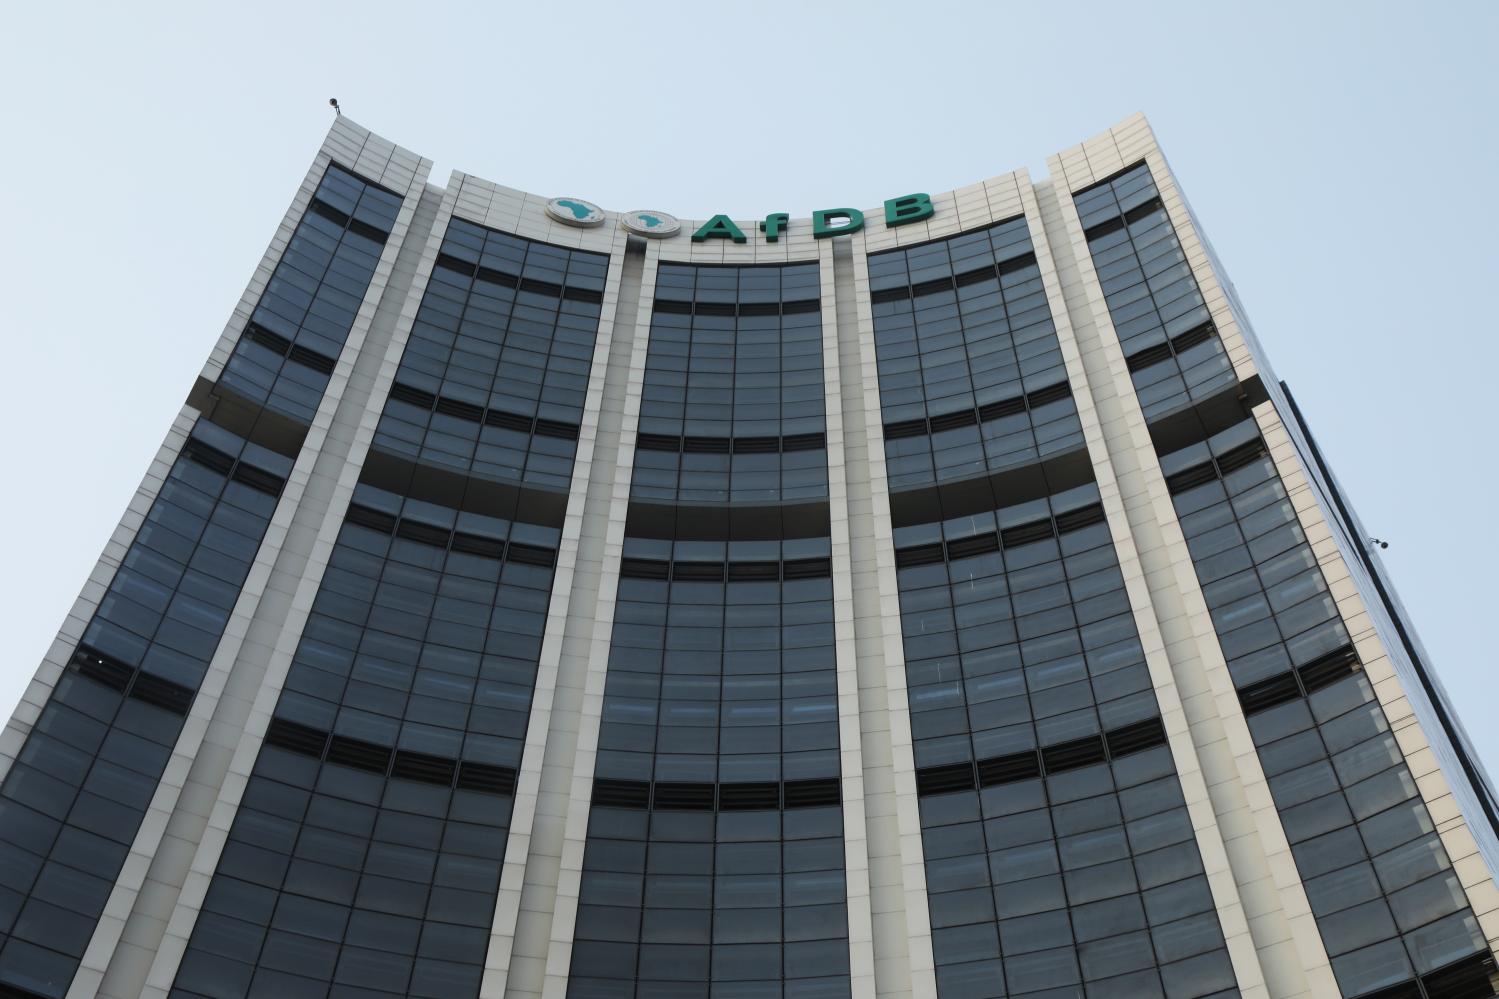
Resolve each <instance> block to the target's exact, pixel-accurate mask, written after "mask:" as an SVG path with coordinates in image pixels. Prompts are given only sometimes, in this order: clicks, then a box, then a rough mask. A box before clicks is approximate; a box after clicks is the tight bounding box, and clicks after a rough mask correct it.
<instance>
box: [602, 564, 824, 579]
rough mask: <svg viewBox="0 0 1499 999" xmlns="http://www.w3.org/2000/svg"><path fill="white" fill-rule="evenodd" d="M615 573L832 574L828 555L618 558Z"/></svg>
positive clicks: (791, 576)
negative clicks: (732, 558)
mask: <svg viewBox="0 0 1499 999" xmlns="http://www.w3.org/2000/svg"><path fill="white" fill-rule="evenodd" d="M619 574H620V575H621V576H624V577H625V578H627V579H660V580H666V579H672V580H676V581H678V582H685V581H694V582H720V583H721V582H725V581H727V582H730V583H749V582H776V581H779V580H793V579H828V578H830V577H831V576H832V575H833V560H832V559H829V558H798V559H786V560H784V561H780V562H689V561H680V560H679V561H675V562H667V561H665V560H662V559H649V558H626V559H621V560H620V564H619Z"/></svg>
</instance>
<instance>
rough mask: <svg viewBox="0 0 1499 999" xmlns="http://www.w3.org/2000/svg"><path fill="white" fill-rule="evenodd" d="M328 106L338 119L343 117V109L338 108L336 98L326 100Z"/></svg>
mask: <svg viewBox="0 0 1499 999" xmlns="http://www.w3.org/2000/svg"><path fill="white" fill-rule="evenodd" d="M328 106H329V107H331V108H332V109H333V113H334V114H335V115H338V116H339V117H343V109H342V108H340V107H339V106H338V98H337V97H330V98H328Z"/></svg>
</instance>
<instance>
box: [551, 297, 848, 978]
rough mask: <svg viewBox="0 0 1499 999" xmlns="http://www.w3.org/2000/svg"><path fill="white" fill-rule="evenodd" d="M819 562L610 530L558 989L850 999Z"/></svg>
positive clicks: (776, 551)
mask: <svg viewBox="0 0 1499 999" xmlns="http://www.w3.org/2000/svg"><path fill="white" fill-rule="evenodd" d="M665 270H667V268H665V267H663V271H665ZM674 279H675V278H674V277H673V276H672V275H671V274H663V277H662V281H663V283H666V282H668V281H670V280H674ZM659 293H660V292H659V289H658V294H659ZM720 293H721V290H720ZM830 554H831V551H830V548H829V541H828V539H827V538H826V537H823V538H807V539H799V540H785V541H776V540H773V541H732V542H724V541H694V540H682V539H680V538H679V539H677V540H670V539H654V538H641V537H631V536H628V535H627V536H626V539H625V550H624V552H623V556H624V559H623V561H624V566H623V571H622V573H621V579H620V584H619V595H618V600H617V603H616V610H615V618H614V633H613V637H612V640H611V642H610V653H609V669H608V675H607V680H606V683H605V692H604V703H603V720H602V722H601V725H600V732H599V749H598V757H597V763H596V766H595V781H594V787H593V796H592V806H591V809H590V813H589V814H590V818H589V829H588V842H587V847H586V850H585V853H584V861H583V866H584V872H583V880H582V886H581V894H580V897H579V906H578V915H577V922H576V925H575V927H574V938H575V943H574V947H573V958H572V970H571V974H570V976H569V981H568V994H569V996H572V997H575V999H577V997H585V996H604V995H609V996H638V997H645V996H665V995H678V994H680V995H704V996H706V995H709V994H714V995H726V996H727V995H734V996H761V995H765V996H770V995H774V996H808V997H811V996H843V997H846V996H849V994H850V986H849V965H848V960H849V958H848V926H847V904H846V897H847V886H846V884H845V880H844V859H843V858H844V843H843V815H842V806H841V800H842V790H841V771H840V764H839V753H838V712H837V677H836V659H835V651H834V640H833V604H832V580H831V578H830V572H829V569H828V558H829V556H830Z"/></svg>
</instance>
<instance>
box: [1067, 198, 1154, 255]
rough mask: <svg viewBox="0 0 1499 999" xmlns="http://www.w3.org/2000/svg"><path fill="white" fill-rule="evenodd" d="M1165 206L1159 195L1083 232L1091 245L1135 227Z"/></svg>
mask: <svg viewBox="0 0 1499 999" xmlns="http://www.w3.org/2000/svg"><path fill="white" fill-rule="evenodd" d="M1095 186H1096V185H1095ZM1074 197H1076V195H1074ZM1163 204H1164V202H1162V201H1161V199H1160V196H1159V195H1157V196H1156V197H1154V198H1151V199H1150V200H1149V201H1147V202H1145V203H1144V204H1140V205H1136V206H1135V207H1133V208H1131V209H1130V210H1129V211H1127V212H1125V213H1124V214H1123V215H1116V216H1114V217H1113V218H1111V219H1104V220H1103V221H1102V222H1098V223H1095V224H1094V225H1090V226H1089V227H1088V228H1087V229H1086V230H1084V231H1083V237H1084V238H1085V239H1087V241H1088V242H1090V243H1091V242H1093V241H1094V240H1095V239H1101V238H1103V237H1104V236H1107V235H1108V234H1109V233H1111V232H1118V231H1119V230H1120V229H1123V228H1124V227H1125V226H1127V225H1133V224H1134V223H1136V222H1138V221H1140V220H1141V219H1143V218H1144V217H1145V216H1147V215H1149V214H1150V213H1151V212H1154V211H1157V210H1159V209H1160V208H1161V206H1162V205H1163Z"/></svg>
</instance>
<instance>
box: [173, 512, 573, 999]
mask: <svg viewBox="0 0 1499 999" xmlns="http://www.w3.org/2000/svg"><path fill="white" fill-rule="evenodd" d="M559 539H560V532H559V531H558V530H557V529H555V528H544V527H538V526H537V525H534V524H527V523H525V522H522V521H509V520H504V519H501V518H498V517H491V516H485V515H480V514H477V513H474V512H470V511H460V510H457V509H453V508H446V507H443V506H441V505H439V504H435V503H431V502H426V501H422V500H416V499H411V498H409V497H402V496H399V495H396V494H393V493H390V492H386V491H382V490H379V489H375V488H373V487H371V486H368V485H361V486H359V487H358V488H357V489H356V491H355V495H354V499H353V503H352V504H351V506H350V513H349V515H348V516H347V517H346V519H345V523H344V527H343V529H342V531H341V532H340V533H339V537H338V541H337V543H336V545H335V546H334V549H333V553H332V555H331V557H330V559H329V564H328V568H327V570H326V572H325V574H324V578H323V582H322V586H321V587H320V589H319V591H318V595H317V598H316V600H315V602H314V604H313V609H312V612H311V614H310V615H309V618H308V622H307V625H306V627H305V629H304V631H303V635H302V639H301V642H300V644H299V645H298V648H297V651H296V653H295V655H294V658H293V661H292V666H291V669H290V671H289V672H288V674H287V678H286V683H285V686H284V687H283V690H282V694H281V697H280V699H279V701H278V703H277V705H276V708H275V713H274V718H273V720H272V722H271V724H270V727H269V729H268V731H267V733H266V740H265V743H264V745H263V747H262V749H261V752H260V756H259V758H258V759H257V761H256V764H255V770H254V773H253V775H252V776H251V778H250V781H249V784H248V786H247V787H246V790H245V797H244V800H243V802H242V804H241V806H240V809H239V811H238V812H237V814H236V817H235V821H234V825H233V827H232V828H231V830H230V833H229V838H228V842H227V844H226V846H225V848H224V852H223V855H222V857H221V858H220V861H219V866H218V870H217V871H216V872H215V874H214V878H213V881H212V883H211V885H210V888H209V894H208V899H207V901H206V902H205V905H204V912H203V914H202V916H200V917H199V920H198V923H197V925H196V927H195V928H194V931H193V936H192V938H191V940H190V942H189V945H188V949H187V953H186V955H185V957H184V959H183V962H182V965H181V968H180V970H179V972H178V977H177V982H176V992H177V993H180V994H182V995H197V994H202V995H213V996H218V995H254V994H259V992H258V991H257V990H260V989H271V988H273V987H274V989H275V990H277V994H286V993H287V992H290V991H292V990H297V991H296V994H301V993H302V992H311V993H316V994H319V995H321V994H324V993H326V992H327V990H329V989H330V988H332V989H333V990H334V991H335V992H340V991H344V990H354V989H361V988H362V989H378V990H384V991H386V992H391V993H394V994H397V995H425V996H463V995H469V996H472V995H476V994H477V991H478V982H479V980H480V977H481V975H482V971H483V965H484V955H485V952H486V949H487V947H488V939H489V928H490V925H491V923H492V921H493V918H494V906H495V898H496V894H497V892H498V889H499V876H500V869H501V864H502V862H503V860H504V850H505V843H506V838H507V834H508V831H509V822H510V811H511V800H512V796H513V794H514V791H515V783H516V771H517V769H518V767H519V765H520V757H521V748H522V745H523V743H524V740H525V733H526V725H527V721H528V718H529V714H530V707H531V696H532V690H533V687H534V684H535V677H536V667H537V662H538V659H539V656H540V652H541V641H542V633H543V629H544V625H545V622H546V613H547V607H548V604H549V601H550V597H551V588H552V573H553V569H552V565H553V562H554V561H555V557H554V553H555V550H556V546H557V544H558V541H559ZM543 554H544V555H545V557H542V556H543ZM310 955H316V959H315V960H314V959H313V958H312V957H311V956H310Z"/></svg>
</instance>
